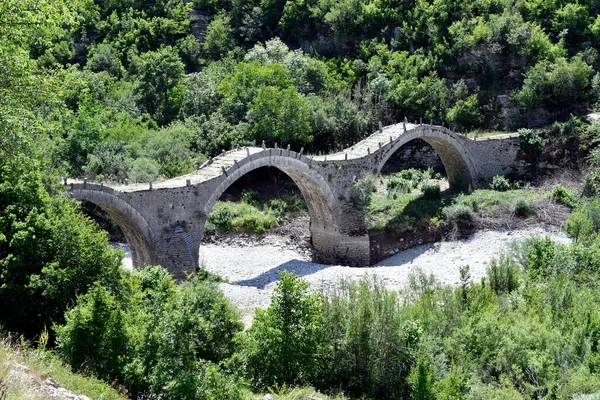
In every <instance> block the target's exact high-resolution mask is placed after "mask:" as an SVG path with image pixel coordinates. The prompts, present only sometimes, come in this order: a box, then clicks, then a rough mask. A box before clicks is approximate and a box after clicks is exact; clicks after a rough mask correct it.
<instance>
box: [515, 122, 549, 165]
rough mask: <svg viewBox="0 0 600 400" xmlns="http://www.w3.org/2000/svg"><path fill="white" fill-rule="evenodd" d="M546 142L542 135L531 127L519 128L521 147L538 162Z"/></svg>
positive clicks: (530, 157)
mask: <svg viewBox="0 0 600 400" xmlns="http://www.w3.org/2000/svg"><path fill="white" fill-rule="evenodd" d="M543 145H544V142H543V140H542V137H541V136H540V135H539V134H537V133H536V132H534V131H533V130H531V129H519V147H520V148H521V150H523V151H524V152H525V153H526V154H527V155H528V156H529V159H530V160H531V161H533V162H537V160H538V158H539V157H540V154H542V147H543Z"/></svg>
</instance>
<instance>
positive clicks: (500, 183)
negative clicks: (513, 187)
mask: <svg viewBox="0 0 600 400" xmlns="http://www.w3.org/2000/svg"><path fill="white" fill-rule="evenodd" d="M490 189H492V190H496V191H498V192H506V191H508V190H510V182H509V181H508V179H506V178H505V177H504V176H501V175H496V176H494V178H493V179H492V183H491V184H490Z"/></svg>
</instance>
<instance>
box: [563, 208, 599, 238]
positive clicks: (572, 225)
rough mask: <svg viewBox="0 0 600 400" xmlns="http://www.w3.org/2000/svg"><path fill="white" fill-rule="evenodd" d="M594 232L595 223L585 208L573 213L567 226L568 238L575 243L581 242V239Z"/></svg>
mask: <svg viewBox="0 0 600 400" xmlns="http://www.w3.org/2000/svg"><path fill="white" fill-rule="evenodd" d="M593 231H594V221H592V218H591V217H590V215H589V213H588V212H587V211H586V210H585V209H583V208H578V209H576V210H575V211H573V213H572V214H571V216H570V217H569V219H568V220H567V222H566V224H565V232H566V233H567V236H568V237H570V238H571V239H573V240H574V241H575V242H579V241H580V240H581V239H584V238H586V237H587V236H589V235H590V234H591V233H592V232H593Z"/></svg>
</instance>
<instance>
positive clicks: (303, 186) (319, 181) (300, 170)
mask: <svg viewBox="0 0 600 400" xmlns="http://www.w3.org/2000/svg"><path fill="white" fill-rule="evenodd" d="M272 151H273V149H271V150H265V151H262V152H260V153H256V154H253V155H251V156H249V157H246V158H245V159H243V160H241V161H240V162H239V163H237V164H236V167H235V168H231V169H229V170H228V171H227V174H226V175H221V177H220V178H219V179H220V182H218V184H217V185H216V188H215V190H214V191H213V193H212V195H211V196H210V197H209V199H208V201H207V202H206V203H205V205H204V210H203V213H204V215H206V216H208V214H209V213H210V212H211V210H212V209H213V207H214V205H215V203H216V202H217V200H219V198H220V197H221V195H222V194H223V193H224V192H225V190H227V188H229V187H230V186H231V185H232V184H233V183H234V182H235V181H237V180H238V179H239V178H241V177H242V176H244V175H246V174H247V173H249V172H251V171H253V170H255V169H257V168H262V167H275V168H278V169H280V170H281V171H283V172H284V173H286V174H287V175H288V176H289V177H290V178H291V179H292V180H293V181H294V183H295V184H296V185H297V186H298V188H299V189H300V192H301V193H302V196H303V197H304V200H305V201H306V204H307V206H308V211H309V215H310V219H311V221H310V230H311V236H312V244H313V247H314V248H315V250H317V251H318V252H322V251H324V252H326V251H327V250H328V249H329V248H331V247H332V246H333V244H332V243H324V242H325V241H326V239H324V238H326V237H330V236H333V235H335V234H337V233H339V231H340V226H339V215H338V214H339V212H340V211H339V206H338V202H337V200H336V197H335V196H334V194H333V192H332V190H331V188H330V187H329V185H328V183H327V182H326V181H325V179H324V178H323V177H322V176H321V175H320V174H319V173H317V172H316V171H315V170H314V169H313V168H311V166H310V165H309V164H310V162H311V160H310V159H308V158H306V157H304V156H301V155H300V154H298V153H293V152H290V153H291V154H292V155H289V156H288V155H283V154H281V153H283V152H284V151H283V150H280V151H279V152H280V154H279V155H273V154H272ZM275 151H277V150H275ZM323 232H328V233H329V234H323ZM315 233H317V234H315Z"/></svg>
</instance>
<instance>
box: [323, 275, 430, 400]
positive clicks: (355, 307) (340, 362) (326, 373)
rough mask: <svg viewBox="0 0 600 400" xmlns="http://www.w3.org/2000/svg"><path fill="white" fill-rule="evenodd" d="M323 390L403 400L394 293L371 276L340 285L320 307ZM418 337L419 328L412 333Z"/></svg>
mask: <svg viewBox="0 0 600 400" xmlns="http://www.w3.org/2000/svg"><path fill="white" fill-rule="evenodd" d="M324 324H325V326H327V333H328V340H327V342H328V343H331V344H333V345H332V346H328V348H327V357H326V358H325V361H326V363H325V365H324V369H323V375H322V376H321V377H320V381H321V384H322V385H324V386H323V387H324V388H331V387H335V388H340V389H341V390H343V391H345V392H346V393H348V394H349V395H350V396H351V397H356V398H359V397H361V396H363V398H389V399H401V398H408V394H409V393H408V387H407V381H406V380H407V377H408V373H409V370H410V356H409V354H408V353H407V351H406V343H407V334H406V332H404V330H403V326H404V325H405V324H404V321H403V320H402V315H401V306H400V301H399V298H398V294H397V293H396V292H395V291H392V290H388V289H387V288H386V287H385V286H384V284H383V282H382V281H381V280H379V279H377V278H376V277H365V278H363V279H362V280H360V281H359V282H356V283H354V282H344V284H343V285H342V287H341V288H340V289H339V291H338V292H336V293H334V294H333V295H332V296H330V297H329V299H328V301H327V302H326V303H325V309H324ZM412 331H413V332H414V333H415V335H417V336H418V327H417V328H416V329H413V330H412Z"/></svg>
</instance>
